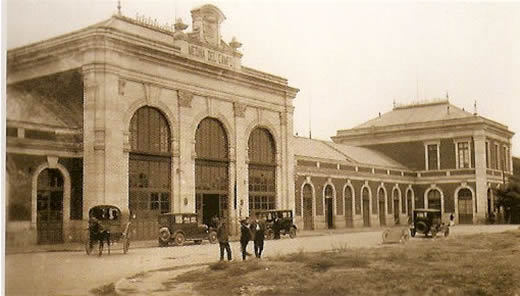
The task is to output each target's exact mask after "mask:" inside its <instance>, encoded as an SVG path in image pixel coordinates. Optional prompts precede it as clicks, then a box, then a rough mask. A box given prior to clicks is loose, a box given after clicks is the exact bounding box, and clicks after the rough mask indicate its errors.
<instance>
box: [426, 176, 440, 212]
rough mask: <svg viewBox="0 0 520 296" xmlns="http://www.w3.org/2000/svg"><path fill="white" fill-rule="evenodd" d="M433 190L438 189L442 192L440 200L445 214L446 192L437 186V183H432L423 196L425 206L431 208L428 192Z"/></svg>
mask: <svg viewBox="0 0 520 296" xmlns="http://www.w3.org/2000/svg"><path fill="white" fill-rule="evenodd" d="M433 190H436V191H438V192H439V194H440V199H441V200H440V202H441V209H440V210H441V216H442V214H444V192H443V191H442V190H441V189H440V188H439V187H437V185H435V184H432V185H431V186H430V188H428V189H426V191H424V197H423V202H424V207H425V208H429V204H428V194H429V193H430V191H433Z"/></svg>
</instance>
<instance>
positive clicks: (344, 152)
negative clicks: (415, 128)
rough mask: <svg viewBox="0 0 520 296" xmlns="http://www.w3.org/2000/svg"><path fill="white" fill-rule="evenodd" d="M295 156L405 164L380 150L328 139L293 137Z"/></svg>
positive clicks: (390, 164) (370, 163)
mask: <svg viewBox="0 0 520 296" xmlns="http://www.w3.org/2000/svg"><path fill="white" fill-rule="evenodd" d="M294 139H295V141H294V143H295V149H294V153H295V155H296V156H303V157H314V158H321V159H330V160H335V161H348V162H352V163H356V164H365V165H373V166H379V167H393V168H401V169H406V167H405V166H403V165H402V164H400V163H398V162H396V161H395V160H393V159H390V158H389V157H387V156H385V155H383V154H382V153H380V152H377V151H374V150H371V149H369V148H364V147H355V146H350V145H344V144H337V143H334V142H330V141H322V140H313V139H308V138H302V137H295V138H294Z"/></svg>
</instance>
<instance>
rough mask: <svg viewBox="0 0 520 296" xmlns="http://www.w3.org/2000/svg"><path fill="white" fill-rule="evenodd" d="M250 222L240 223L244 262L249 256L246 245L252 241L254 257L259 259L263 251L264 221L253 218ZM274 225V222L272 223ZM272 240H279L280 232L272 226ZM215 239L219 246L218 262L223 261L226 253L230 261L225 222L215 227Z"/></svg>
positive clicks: (247, 220)
mask: <svg viewBox="0 0 520 296" xmlns="http://www.w3.org/2000/svg"><path fill="white" fill-rule="evenodd" d="M252 220H253V221H252V222H250V219H249V218H246V219H244V220H242V221H240V249H241V252H242V260H246V258H247V256H251V254H250V253H249V252H247V245H248V244H249V241H251V240H252V241H253V244H254V250H255V257H256V258H259V259H260V258H261V257H262V252H263V250H264V240H265V234H266V221H265V219H258V218H254V219H252ZM274 224H276V222H275V223H274ZM273 228H274V229H273V230H274V238H275V239H277V238H280V231H279V229H276V227H275V225H273ZM217 239H218V242H219V246H220V260H221V261H222V260H224V252H226V253H227V259H228V260H229V261H231V259H232V255H231V247H230V245H229V232H228V229H227V225H226V222H225V221H224V220H223V221H220V222H219V223H218V227H217Z"/></svg>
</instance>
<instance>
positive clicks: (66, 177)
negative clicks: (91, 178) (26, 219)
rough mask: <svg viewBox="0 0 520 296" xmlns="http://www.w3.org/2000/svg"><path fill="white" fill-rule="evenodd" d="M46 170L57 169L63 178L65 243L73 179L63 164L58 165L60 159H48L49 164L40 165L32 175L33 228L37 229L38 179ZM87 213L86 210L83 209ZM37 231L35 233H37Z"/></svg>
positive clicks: (67, 233)
mask: <svg viewBox="0 0 520 296" xmlns="http://www.w3.org/2000/svg"><path fill="white" fill-rule="evenodd" d="M46 169H57V170H58V171H59V172H60V173H61V175H62V176H63V217H62V219H63V222H62V226H63V233H62V235H63V237H62V239H63V241H65V238H68V237H69V227H68V226H69V222H70V190H71V188H70V187H71V179H70V174H69V171H68V170H67V168H65V167H64V166H63V165H62V164H60V163H58V159H57V158H56V159H50V158H48V159H47V162H44V163H42V164H40V165H39V166H38V167H37V168H36V169H35V170H34V173H33V175H32V180H31V184H32V190H31V228H32V229H35V230H38V229H37V211H38V208H37V199H38V177H39V176H40V174H41V172H43V171H44V170H46ZM83 212H85V209H83ZM37 232H38V231H36V232H35V233H37Z"/></svg>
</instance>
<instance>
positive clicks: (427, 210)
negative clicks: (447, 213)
mask: <svg viewBox="0 0 520 296" xmlns="http://www.w3.org/2000/svg"><path fill="white" fill-rule="evenodd" d="M414 211H415V212H429V213H440V211H441V210H437V209H415V210H414Z"/></svg>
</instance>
